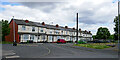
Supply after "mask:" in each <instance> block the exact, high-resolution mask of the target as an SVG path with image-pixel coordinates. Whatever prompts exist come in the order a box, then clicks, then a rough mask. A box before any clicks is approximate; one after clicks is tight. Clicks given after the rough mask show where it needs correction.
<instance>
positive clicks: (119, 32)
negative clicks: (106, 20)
mask: <svg viewBox="0 0 120 60" xmlns="http://www.w3.org/2000/svg"><path fill="white" fill-rule="evenodd" d="M119 2H120V1H119V0H118V48H119V50H120V46H119V42H120V41H119V34H120V31H119V13H120V11H119V7H120V6H119ZM119 50H118V54H119V53H120V51H119Z"/></svg>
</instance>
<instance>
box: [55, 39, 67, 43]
mask: <svg viewBox="0 0 120 60" xmlns="http://www.w3.org/2000/svg"><path fill="white" fill-rule="evenodd" d="M57 43H66V41H65V40H64V39H58V40H57Z"/></svg>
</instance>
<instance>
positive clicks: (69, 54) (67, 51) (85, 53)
mask: <svg viewBox="0 0 120 60" xmlns="http://www.w3.org/2000/svg"><path fill="white" fill-rule="evenodd" d="M71 46H72V45H71V44H69V43H67V44H56V43H36V44H18V46H12V44H3V45H2V49H3V51H2V55H3V56H2V57H3V58H118V54H117V52H116V51H112V52H107V51H102V52H100V50H99V51H98V50H97V51H95V50H94V51H91V50H85V49H79V48H73V47H71Z"/></svg>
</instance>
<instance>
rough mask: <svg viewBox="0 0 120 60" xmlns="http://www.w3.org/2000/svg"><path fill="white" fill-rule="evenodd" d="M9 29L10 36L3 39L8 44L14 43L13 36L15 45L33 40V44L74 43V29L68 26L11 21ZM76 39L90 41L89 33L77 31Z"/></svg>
mask: <svg viewBox="0 0 120 60" xmlns="http://www.w3.org/2000/svg"><path fill="white" fill-rule="evenodd" d="M9 27H10V29H11V30H10V34H9V35H8V36H6V37H5V38H6V41H10V42H13V41H14V36H15V40H16V42H17V43H20V42H27V40H33V42H45V41H46V42H56V41H57V40H58V39H64V40H66V41H73V42H75V41H76V29H75V28H68V26H65V27H62V26H59V25H58V24H56V25H49V24H45V23H44V22H42V23H39V22H32V21H29V20H22V19H11V21H10V23H9ZM78 37H79V38H78V39H79V40H86V41H89V40H92V34H91V32H90V31H86V30H85V31H82V30H81V29H79V33H78Z"/></svg>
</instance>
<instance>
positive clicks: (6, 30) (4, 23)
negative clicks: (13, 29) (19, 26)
mask: <svg viewBox="0 0 120 60" xmlns="http://www.w3.org/2000/svg"><path fill="white" fill-rule="evenodd" d="M9 33H10V28H9V23H8V21H7V20H2V41H5V36H7V35H8V34H9Z"/></svg>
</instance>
